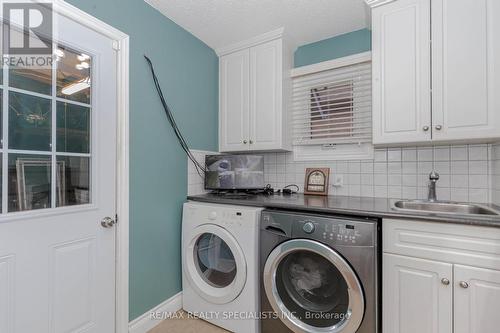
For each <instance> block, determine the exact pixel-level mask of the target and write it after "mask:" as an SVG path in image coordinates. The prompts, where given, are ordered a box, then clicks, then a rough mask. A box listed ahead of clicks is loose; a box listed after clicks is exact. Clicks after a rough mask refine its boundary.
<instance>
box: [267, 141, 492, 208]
mask: <svg viewBox="0 0 500 333" xmlns="http://www.w3.org/2000/svg"><path fill="white" fill-rule="evenodd" d="M498 150H500V148H499V149H498ZM264 156H265V171H266V182H268V183H270V184H271V185H272V186H274V187H278V188H281V187H283V186H285V185H287V184H291V183H294V184H297V185H299V186H300V188H301V190H302V189H303V186H304V174H305V169H306V168H307V167H329V168H330V173H331V176H330V194H333V195H349V196H366V197H372V196H375V197H380V198H407V199H417V198H419V199H424V198H426V196H427V183H428V174H429V172H431V171H432V169H435V170H436V171H437V172H439V174H440V175H441V179H440V180H439V182H438V186H437V188H438V189H437V193H438V198H439V199H441V200H456V201H472V202H491V201H492V186H491V184H492V182H491V178H492V173H491V172H490V171H491V168H492V166H491V165H492V163H491V161H492V146H491V145H466V146H439V147H419V148H417V147H411V148H388V149H377V150H376V151H375V159H374V160H355V161H317V162H294V161H293V154H292V153H266V154H264ZM497 156H498V155H497ZM336 176H342V177H343V180H344V186H342V187H333V186H331V185H332V184H333V182H334V181H335V178H336ZM497 194H498V193H497Z"/></svg>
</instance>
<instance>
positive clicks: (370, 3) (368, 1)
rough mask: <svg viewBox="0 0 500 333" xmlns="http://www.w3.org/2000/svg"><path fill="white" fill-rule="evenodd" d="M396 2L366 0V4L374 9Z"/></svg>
mask: <svg viewBox="0 0 500 333" xmlns="http://www.w3.org/2000/svg"><path fill="white" fill-rule="evenodd" d="M394 1H396V0H365V3H366V4H367V5H368V6H370V7H372V8H374V7H378V6H382V5H385V4H386V3H389V2H394Z"/></svg>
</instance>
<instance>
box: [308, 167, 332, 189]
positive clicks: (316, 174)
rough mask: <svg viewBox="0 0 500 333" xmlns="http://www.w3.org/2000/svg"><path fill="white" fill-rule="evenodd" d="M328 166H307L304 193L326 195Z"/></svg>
mask: <svg viewBox="0 0 500 333" xmlns="http://www.w3.org/2000/svg"><path fill="white" fill-rule="evenodd" d="M329 178H330V168H307V169H306V179H305V182H304V194H309V195H328V184H329Z"/></svg>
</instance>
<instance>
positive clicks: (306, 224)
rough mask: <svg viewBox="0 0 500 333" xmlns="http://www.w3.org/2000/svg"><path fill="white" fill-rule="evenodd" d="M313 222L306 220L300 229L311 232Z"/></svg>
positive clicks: (307, 232)
mask: <svg viewBox="0 0 500 333" xmlns="http://www.w3.org/2000/svg"><path fill="white" fill-rule="evenodd" d="M314 229H315V228H314V223H312V222H307V223H305V224H304V226H303V227H302V230H304V232H305V233H306V234H312V233H313V232H314Z"/></svg>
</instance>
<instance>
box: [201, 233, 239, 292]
mask: <svg viewBox="0 0 500 333" xmlns="http://www.w3.org/2000/svg"><path fill="white" fill-rule="evenodd" d="M194 255H195V258H196V259H197V260H196V261H195V262H196V263H197V269H198V271H199V273H200V275H201V277H202V278H203V280H205V282H207V283H208V284H210V285H211V286H213V287H216V288H223V287H227V286H228V285H230V284H231V283H232V282H233V280H234V278H235V277H236V261H235V260H234V256H233V253H232V252H231V249H230V248H229V246H228V245H227V244H226V243H225V242H224V241H223V240H222V239H221V238H220V237H218V236H217V235H214V234H209V233H205V234H202V235H201V236H200V238H198V240H197V241H196V245H195V247H194Z"/></svg>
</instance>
